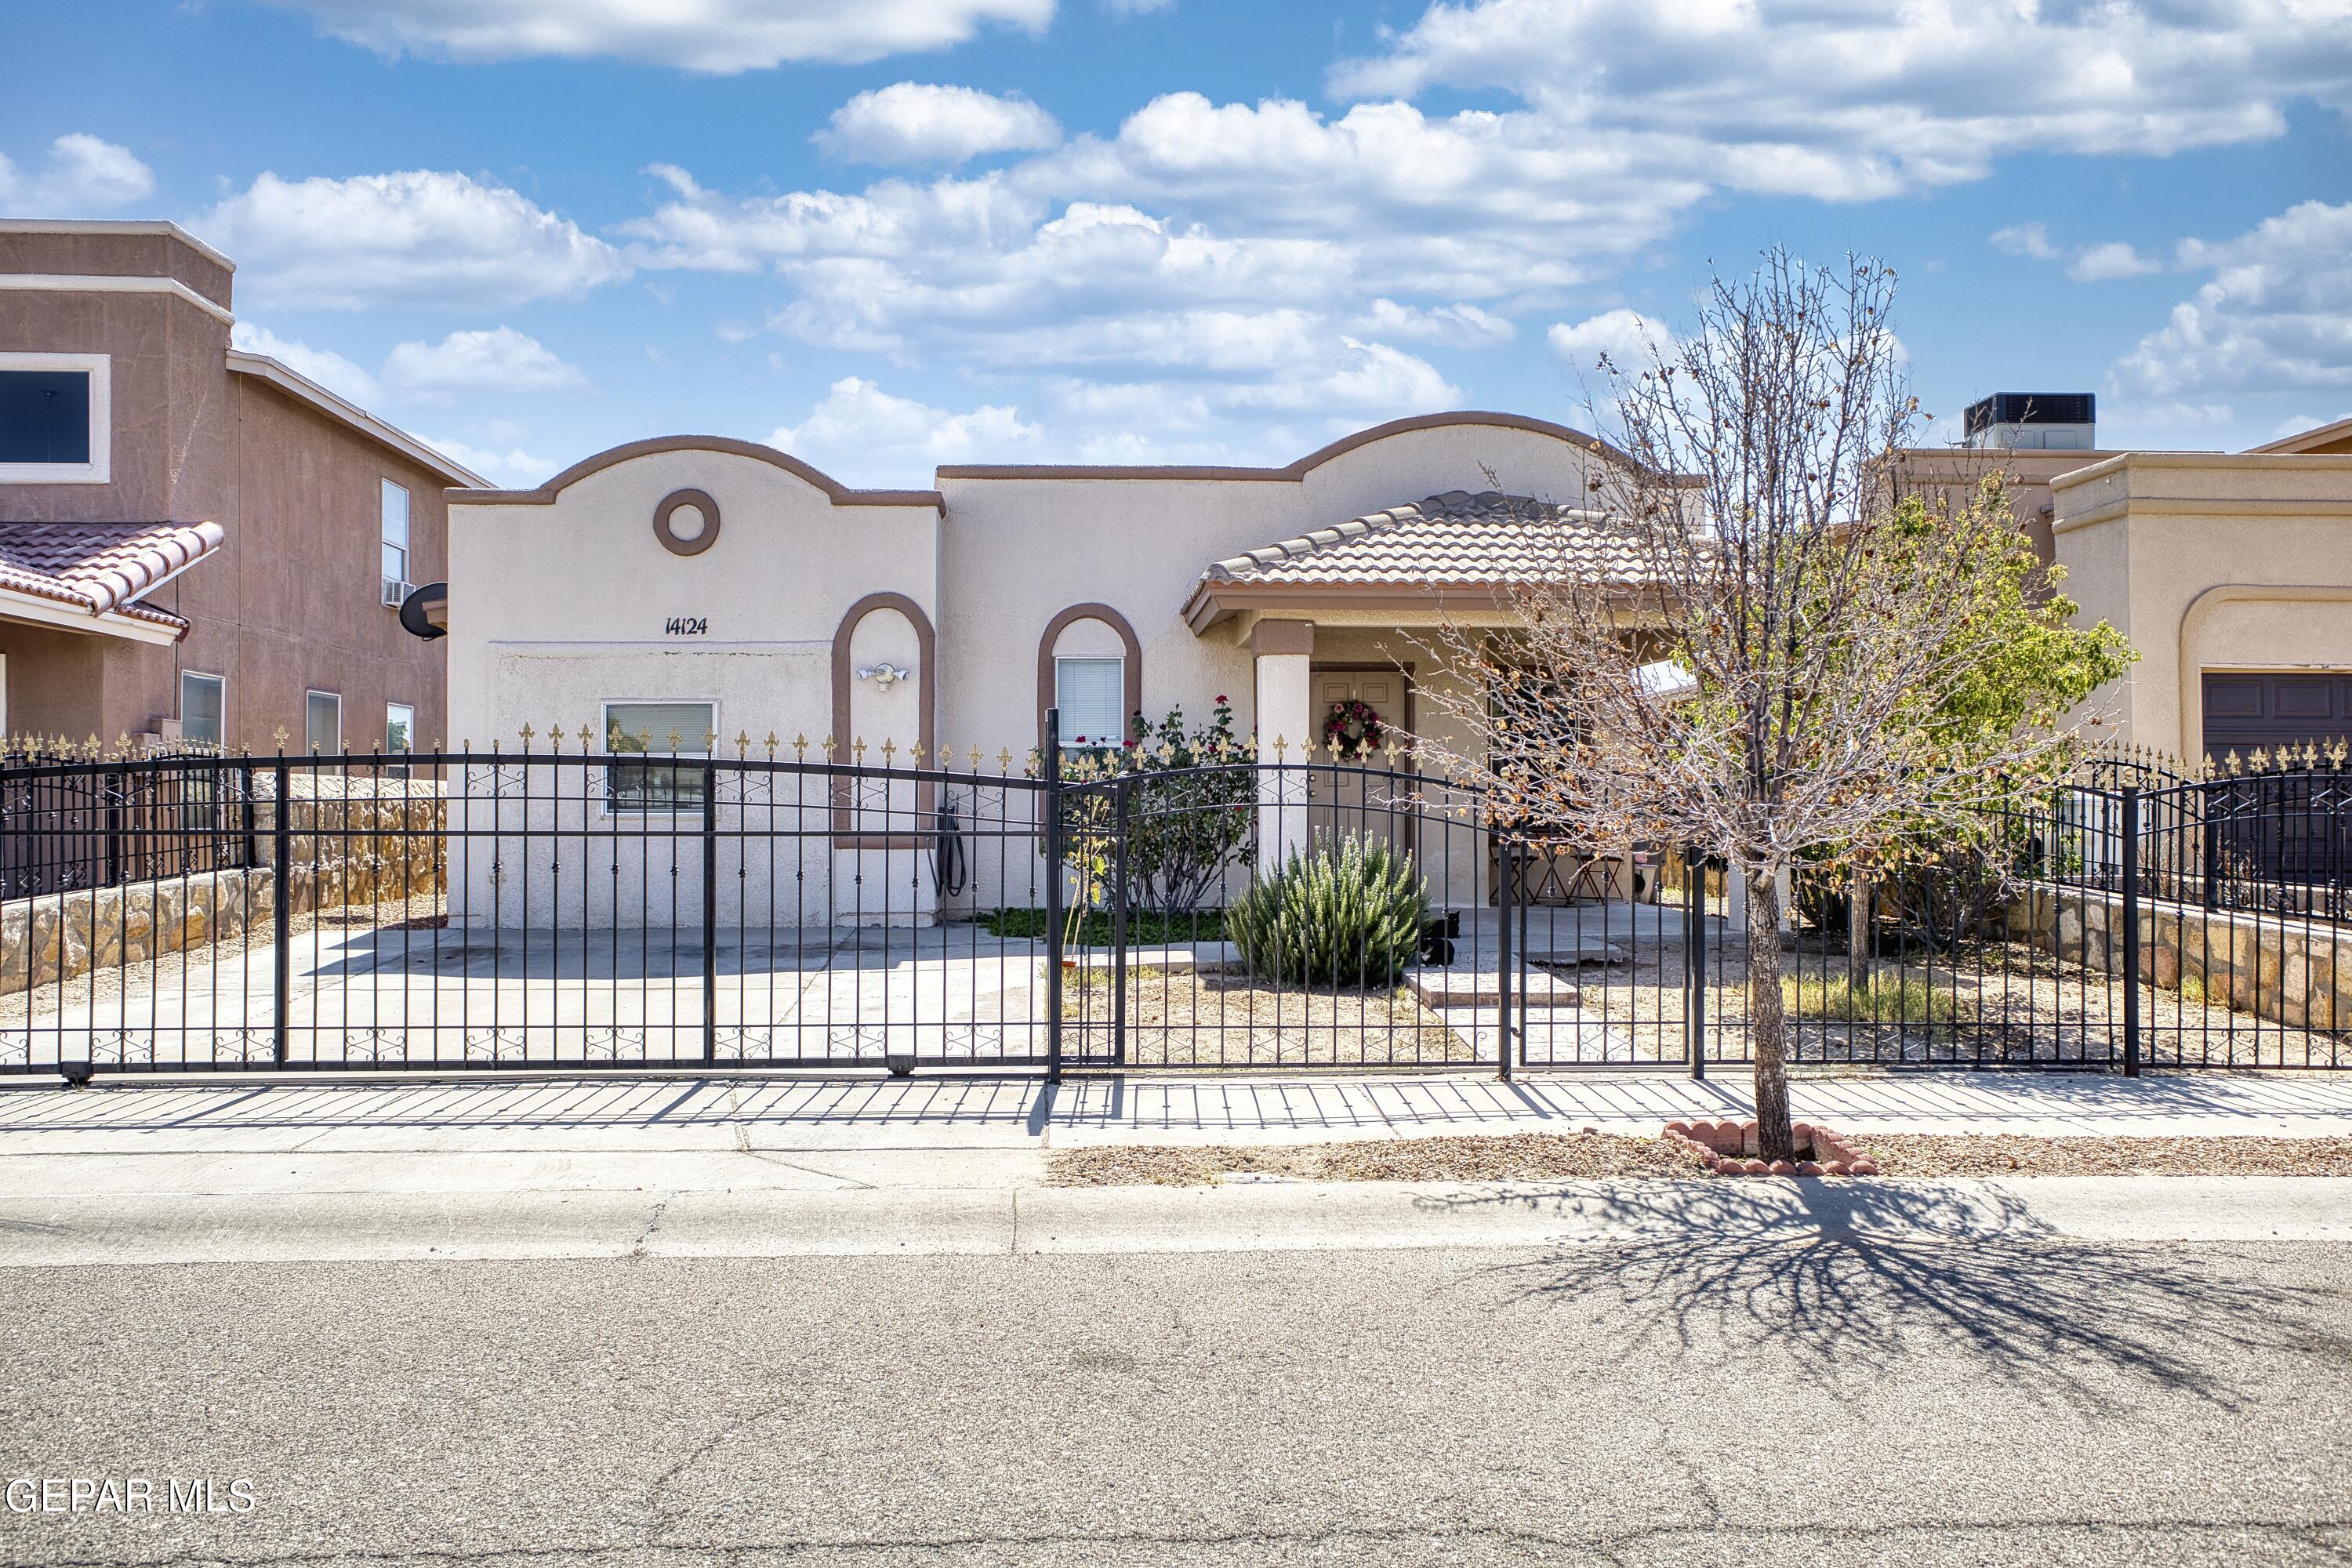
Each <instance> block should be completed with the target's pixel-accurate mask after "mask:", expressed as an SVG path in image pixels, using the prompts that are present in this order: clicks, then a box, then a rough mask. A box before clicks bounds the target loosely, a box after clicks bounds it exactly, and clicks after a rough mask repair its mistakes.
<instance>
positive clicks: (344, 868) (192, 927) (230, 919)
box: [0, 777, 446, 994]
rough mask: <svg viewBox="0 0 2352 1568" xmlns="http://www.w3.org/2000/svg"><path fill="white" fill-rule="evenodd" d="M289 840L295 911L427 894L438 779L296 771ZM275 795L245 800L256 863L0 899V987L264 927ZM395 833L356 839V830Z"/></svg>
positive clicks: (143, 958)
mask: <svg viewBox="0 0 2352 1568" xmlns="http://www.w3.org/2000/svg"><path fill="white" fill-rule="evenodd" d="M294 785H295V787H294V791H293V795H294V798H293V800H292V802H291V803H290V805H289V816H288V818H287V827H288V829H289V837H288V848H289V852H290V855H291V858H292V860H293V866H294V874H293V876H292V879H291V881H290V886H291V889H292V902H293V913H295V914H297V915H301V914H308V913H310V911H312V910H322V909H335V908H338V907H341V906H342V905H346V904H366V903H375V902H378V901H381V900H391V899H399V900H407V899H411V898H416V897H420V896H423V895H425V894H430V893H436V892H439V891H440V890H441V888H442V884H443V864H444V861H445V859H446V855H445V852H444V846H443V842H442V833H443V828H444V826H446V811H445V808H444V805H443V803H442V798H441V795H440V786H439V785H437V784H407V783H404V782H403V781H399V780H383V781H374V780H359V779H352V780H345V779H313V778H309V777H298V778H297V779H296V780H295V781H294ZM277 827H278V822H277V803H276V802H275V801H268V800H264V801H259V802H257V803H256V804H255V806H254V835H255V838H256V840H257V842H256V845H255V848H256V850H257V853H258V855H259V857H260V859H261V862H262V863H261V864H260V865H257V866H254V867H250V868H243V869H237V870H226V871H202V872H192V873H189V874H187V875H184V876H178V877H166V878H162V879H157V880H154V881H150V882H134V883H131V884H130V885H128V886H124V887H114V888H85V889H78V890H76V891H74V892H69V893H47V894H43V895H42V896H40V897H38V898H31V899H16V900H9V901H8V902H7V903H6V904H5V905H0V994H11V993H15V992H19V991H25V990H27V989H30V988H31V987H32V986H33V985H34V984H43V985H47V984H55V983H56V982H58V981H60V980H70V979H72V978H73V977H74V976H76V975H79V974H85V973H89V970H90V969H91V968H92V967H96V968H99V969H112V968H117V967H128V966H130V965H131V964H137V963H147V962H149V961H150V960H152V959H155V958H160V957H162V956H163V954H165V953H170V952H187V951H190V950H192V949H194V948H200V947H203V946H205V945H206V944H208V943H211V942H221V941H226V940H227V939H229V938H231V937H235V936H238V935H240V934H242V933H244V932H245V931H248V930H250V929H252V928H254V927H257V926H266V925H268V923H269V921H271V919H272V918H273V917H274V915H275V914H276V912H277V907H278V876H277V869H276V868H275V866H273V865H272V864H271V863H270V862H271V861H272V860H273V859H274V858H275V854H276V850H277V839H276V837H275V835H276V832H277ZM364 833H383V834H397V835H400V837H382V838H377V837H351V836H352V835H355V834H364Z"/></svg>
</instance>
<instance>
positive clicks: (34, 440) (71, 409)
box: [0, 353, 114, 485]
mask: <svg viewBox="0 0 2352 1568" xmlns="http://www.w3.org/2000/svg"><path fill="white" fill-rule="evenodd" d="M112 407H113V394H112V390H111V384H110V361H109V360H108V358H107V356H106V355H104V354H50V353H0V484H20V485H43V484H47V485H96V484H104V483H106V481H107V478H108V474H109V472H110V468H111V466H112V461H113V446H114V438H113V416H112V412H111V410H112Z"/></svg>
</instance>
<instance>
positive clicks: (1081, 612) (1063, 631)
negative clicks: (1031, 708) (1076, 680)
mask: <svg viewBox="0 0 2352 1568" xmlns="http://www.w3.org/2000/svg"><path fill="white" fill-rule="evenodd" d="M1057 658H1118V659H1122V660H1124V661H1125V671H1124V680H1123V683H1122V689H1121V711H1122V712H1123V713H1125V714H1128V715H1133V714H1134V713H1136V712H1137V711H1138V710H1140V709H1141V708H1142V706H1143V644H1142V643H1141V641H1139V639H1138V638H1137V637H1136V635H1135V627H1134V626H1132V625H1130V624H1129V621H1128V618H1127V617H1126V616H1123V615H1120V614H1119V613H1118V611H1117V610H1115V609H1113V608H1112V607H1111V606H1110V605H1102V604H1086V605H1071V606H1070V607H1069V608H1067V609H1066V610H1064V611H1062V612H1061V613H1060V614H1058V615H1056V616H1055V617H1054V618H1053V619H1052V620H1050V621H1048V622H1046V623H1045V635H1044V636H1043V637H1039V638H1038V639H1037V744H1039V745H1040V746H1043V745H1044V744H1045V710H1047V709H1049V708H1051V707H1052V706H1053V705H1054V661H1055V659H1057ZM1120 738H1121V739H1124V737H1123V736H1122V737H1120Z"/></svg>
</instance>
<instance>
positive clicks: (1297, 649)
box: [1250, 620, 1316, 872]
mask: <svg viewBox="0 0 2352 1568" xmlns="http://www.w3.org/2000/svg"><path fill="white" fill-rule="evenodd" d="M1250 652H1251V654H1252V655H1253V656H1255V659H1256V661H1257V754H1258V760H1259V761H1260V762H1261V763H1288V764H1289V765H1288V766H1286V767H1285V768H1283V769H1282V770H1280V771H1279V772H1276V771H1271V770H1270V771H1268V772H1265V773H1260V774H1258V784H1257V800H1258V805H1257V864H1258V869H1259V870H1260V871H1261V872H1266V871H1273V870H1277V869H1279V868H1281V866H1282V865H1283V863H1284V862H1285V861H1286V860H1288V859H1289V858H1290V852H1291V851H1292V850H1293V849H1303V848H1305V847H1306V846H1307V769H1306V766H1305V764H1306V762H1307V745H1308V743H1309V742H1312V741H1313V740H1314V739H1315V738H1316V735H1315V698H1314V683H1313V682H1312V681H1311V680H1309V679H1307V664H1308V662H1309V661H1310V659H1311V658H1312V656H1313V654H1314V652H1315V623H1314V622H1312V621H1265V620H1262V621H1260V622H1258V623H1257V626H1255V628H1254V629H1253V630H1252V631H1251V632H1250ZM1276 741H1281V742H1284V744H1283V745H1282V746H1281V747H1279V748H1277V747H1276V743H1275V742H1276Z"/></svg>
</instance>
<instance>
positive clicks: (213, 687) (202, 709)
mask: <svg viewBox="0 0 2352 1568" xmlns="http://www.w3.org/2000/svg"><path fill="white" fill-rule="evenodd" d="M222 684H223V683H222V680H221V678H220V677H219V676H217V675H198V674H196V673H195V672H194V671H193V670H182V671H181V672H180V738H181V739H182V740H185V741H202V742H205V744H207V745H213V746H217V745H219V744H220V743H221V729H222V725H221V719H222V710H223V709H224V708H225V707H226V703H225V702H224V701H223V700H222V695H221V692H222Z"/></svg>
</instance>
